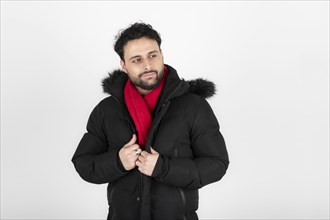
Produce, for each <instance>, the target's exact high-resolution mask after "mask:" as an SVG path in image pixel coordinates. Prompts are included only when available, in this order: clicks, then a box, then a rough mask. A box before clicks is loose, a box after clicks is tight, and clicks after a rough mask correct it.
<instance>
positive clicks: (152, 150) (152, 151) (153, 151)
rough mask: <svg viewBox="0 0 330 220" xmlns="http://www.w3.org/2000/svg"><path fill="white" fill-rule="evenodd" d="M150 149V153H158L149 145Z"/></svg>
mask: <svg viewBox="0 0 330 220" xmlns="http://www.w3.org/2000/svg"><path fill="white" fill-rule="evenodd" d="M150 149H151V153H152V154H158V152H157V151H155V150H154V149H153V148H152V147H150Z"/></svg>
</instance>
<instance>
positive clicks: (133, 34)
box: [114, 22, 162, 60]
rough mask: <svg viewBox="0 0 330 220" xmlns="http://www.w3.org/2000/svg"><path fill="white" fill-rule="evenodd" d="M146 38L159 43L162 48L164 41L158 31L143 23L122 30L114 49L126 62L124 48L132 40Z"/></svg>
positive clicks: (116, 38)
mask: <svg viewBox="0 0 330 220" xmlns="http://www.w3.org/2000/svg"><path fill="white" fill-rule="evenodd" d="M142 37H146V38H149V39H152V40H155V41H157V44H158V46H159V48H160V44H161V43H162V40H161V39H160V35H159V33H158V32H157V31H155V30H154V29H153V28H152V26H151V25H150V24H145V23H143V22H136V23H134V24H132V25H130V26H129V27H128V28H126V29H124V30H121V31H120V32H119V33H118V35H117V36H116V37H115V40H116V42H115V45H114V49H115V51H116V53H117V54H118V55H119V57H120V59H122V60H124V46H125V45H126V44H127V42H128V41H130V40H136V39H140V38H142Z"/></svg>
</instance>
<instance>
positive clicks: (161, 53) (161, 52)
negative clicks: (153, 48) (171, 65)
mask: <svg viewBox="0 0 330 220" xmlns="http://www.w3.org/2000/svg"><path fill="white" fill-rule="evenodd" d="M159 51H160V55H162V61H163V63H164V55H163V51H162V49H159Z"/></svg>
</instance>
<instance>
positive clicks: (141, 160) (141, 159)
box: [138, 155, 145, 163]
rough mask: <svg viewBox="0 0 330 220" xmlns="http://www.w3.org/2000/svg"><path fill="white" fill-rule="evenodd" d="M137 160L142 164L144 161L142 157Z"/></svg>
mask: <svg viewBox="0 0 330 220" xmlns="http://www.w3.org/2000/svg"><path fill="white" fill-rule="evenodd" d="M138 160H139V161H140V162H141V163H144V161H145V158H144V157H143V156H141V155H140V156H139V158H138Z"/></svg>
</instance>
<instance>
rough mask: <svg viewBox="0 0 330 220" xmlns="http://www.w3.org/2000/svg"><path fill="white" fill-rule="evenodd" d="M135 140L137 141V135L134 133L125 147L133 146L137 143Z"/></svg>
mask: <svg viewBox="0 0 330 220" xmlns="http://www.w3.org/2000/svg"><path fill="white" fill-rule="evenodd" d="M135 142H136V135H135V134H133V136H132V138H131V140H130V141H129V142H128V143H127V144H125V145H124V147H128V146H131V145H133V144H135Z"/></svg>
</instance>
